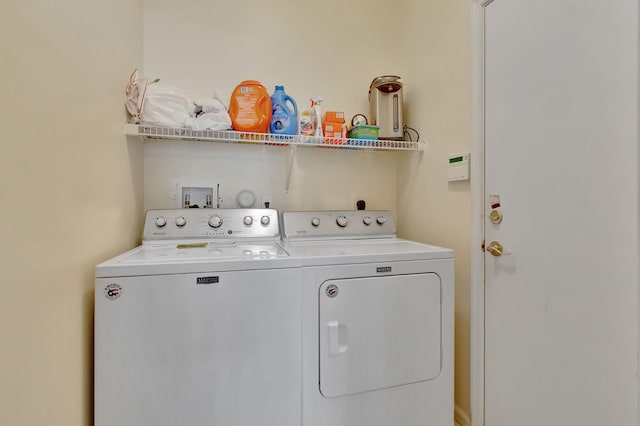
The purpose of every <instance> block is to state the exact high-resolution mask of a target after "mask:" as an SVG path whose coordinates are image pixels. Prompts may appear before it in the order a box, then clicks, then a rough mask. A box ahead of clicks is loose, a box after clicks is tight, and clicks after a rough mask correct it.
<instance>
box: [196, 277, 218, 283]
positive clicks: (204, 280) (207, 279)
mask: <svg viewBox="0 0 640 426" xmlns="http://www.w3.org/2000/svg"><path fill="white" fill-rule="evenodd" d="M219 282H220V277H218V276H214V277H197V278H196V284H216V283H219Z"/></svg>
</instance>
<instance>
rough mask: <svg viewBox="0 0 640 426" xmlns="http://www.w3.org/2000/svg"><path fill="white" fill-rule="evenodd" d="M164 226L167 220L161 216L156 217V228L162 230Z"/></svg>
mask: <svg viewBox="0 0 640 426" xmlns="http://www.w3.org/2000/svg"><path fill="white" fill-rule="evenodd" d="M166 224H167V219H165V218H164V217H163V216H160V217H156V226H157V227H158V228H162V227H163V226H165V225H166Z"/></svg>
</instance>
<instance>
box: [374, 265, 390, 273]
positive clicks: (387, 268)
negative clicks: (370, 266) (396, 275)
mask: <svg viewBox="0 0 640 426" xmlns="http://www.w3.org/2000/svg"><path fill="white" fill-rule="evenodd" d="M376 272H378V273H382V272H391V266H379V267H377V268H376Z"/></svg>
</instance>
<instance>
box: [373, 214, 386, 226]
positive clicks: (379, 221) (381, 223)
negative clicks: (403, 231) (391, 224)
mask: <svg viewBox="0 0 640 426" xmlns="http://www.w3.org/2000/svg"><path fill="white" fill-rule="evenodd" d="M386 221H387V219H386V218H385V217H384V216H378V218H377V219H376V222H378V225H384V223H385V222H386Z"/></svg>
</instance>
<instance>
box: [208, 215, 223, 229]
mask: <svg viewBox="0 0 640 426" xmlns="http://www.w3.org/2000/svg"><path fill="white" fill-rule="evenodd" d="M220 225H222V218H221V217H220V216H218V215H215V216H211V217H210V218H209V226H210V227H212V228H220Z"/></svg>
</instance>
